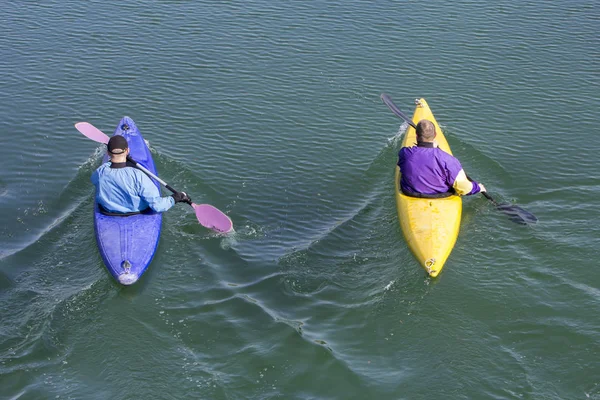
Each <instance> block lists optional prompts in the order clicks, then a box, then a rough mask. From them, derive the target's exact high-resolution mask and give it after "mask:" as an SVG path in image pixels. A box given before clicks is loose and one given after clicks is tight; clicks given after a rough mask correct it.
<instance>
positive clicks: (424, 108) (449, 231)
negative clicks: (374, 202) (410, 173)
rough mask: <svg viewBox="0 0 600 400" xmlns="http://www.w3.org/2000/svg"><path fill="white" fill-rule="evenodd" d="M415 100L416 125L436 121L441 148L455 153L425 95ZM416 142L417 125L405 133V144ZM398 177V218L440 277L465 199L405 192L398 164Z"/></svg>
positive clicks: (424, 262)
mask: <svg viewBox="0 0 600 400" xmlns="http://www.w3.org/2000/svg"><path fill="white" fill-rule="evenodd" d="M415 102H416V104H417V107H416V109H415V113H414V115H413V118H412V121H413V123H414V124H415V125H416V124H417V123H418V122H419V121H420V120H422V119H427V120H429V121H431V122H433V123H434V125H435V129H436V132H437V136H436V141H437V143H438V145H439V148H440V149H442V150H444V151H445V152H446V153H448V154H452V151H450V146H449V145H448V142H447V141H446V138H445V137H444V134H443V132H442V130H441V129H440V127H439V125H438V123H437V121H436V120H435V118H434V117H433V114H432V113H431V110H430V109H429V105H427V102H426V101H425V99H418V100H416V101H415ZM416 144H417V138H416V132H415V129H414V128H413V127H411V126H409V127H408V130H407V131H406V133H405V134H404V138H403V140H402V147H411V146H416ZM394 180H395V186H396V189H395V190H396V207H397V209H398V218H399V220H400V227H401V228H402V233H403V234H404V238H405V239H406V243H407V244H408V247H409V248H410V250H411V251H412V253H413V254H414V255H415V257H416V258H417V260H418V261H419V263H420V264H421V266H422V267H423V268H425V270H426V271H427V273H428V274H429V275H430V276H432V277H436V276H437V275H438V274H439V273H440V272H441V271H442V268H443V267H444V263H445V262H446V260H447V259H448V256H449V255H450V252H451V251H452V248H453V247H454V244H455V243H456V238H457V237H458V231H459V228H460V218H461V214H462V200H461V198H460V196H450V197H444V198H435V199H426V198H416V197H408V196H405V195H404V194H402V192H401V191H400V168H399V167H398V166H397V165H396V174H395V178H394Z"/></svg>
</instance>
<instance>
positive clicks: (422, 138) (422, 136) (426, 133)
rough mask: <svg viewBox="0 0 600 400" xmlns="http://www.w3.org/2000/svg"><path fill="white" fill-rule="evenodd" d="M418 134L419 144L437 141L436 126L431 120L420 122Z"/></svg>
mask: <svg viewBox="0 0 600 400" xmlns="http://www.w3.org/2000/svg"><path fill="white" fill-rule="evenodd" d="M416 132H417V142H433V139H435V125H433V122H431V121H429V120H426V119H422V120H420V121H419V123H418V124H417V129H416Z"/></svg>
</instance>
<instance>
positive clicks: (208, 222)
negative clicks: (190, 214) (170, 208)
mask: <svg viewBox="0 0 600 400" xmlns="http://www.w3.org/2000/svg"><path fill="white" fill-rule="evenodd" d="M192 207H194V211H195V212H196V218H198V222H200V224H201V225H202V226H204V227H206V228H208V229H212V230H214V231H216V232H219V233H228V232H231V231H232V230H233V223H232V222H231V219H230V218H229V217H228V216H227V215H225V214H224V213H223V212H222V211H220V210H219V209H218V208H216V207H213V206H211V205H210V204H194V203H192Z"/></svg>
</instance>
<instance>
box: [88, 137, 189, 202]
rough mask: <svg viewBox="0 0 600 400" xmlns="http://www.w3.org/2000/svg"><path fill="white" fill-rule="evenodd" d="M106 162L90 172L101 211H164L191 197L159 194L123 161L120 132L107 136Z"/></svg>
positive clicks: (124, 143)
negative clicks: (162, 195) (108, 158)
mask: <svg viewBox="0 0 600 400" xmlns="http://www.w3.org/2000/svg"><path fill="white" fill-rule="evenodd" d="M107 151H108V156H109V157H110V161H109V162H107V163H105V164H102V165H101V166H100V167H98V169H97V170H96V171H94V173H93V174H92V177H91V180H92V183H93V184H94V186H96V201H97V202H98V204H99V205H100V206H102V208H104V210H103V211H107V212H109V213H120V214H125V213H135V212H140V211H144V210H147V209H148V208H151V209H152V210H154V211H156V212H164V211H167V210H168V209H170V208H171V207H173V205H174V204H175V203H181V202H185V203H190V204H191V202H192V199H190V197H189V196H188V195H187V194H185V192H177V193H174V194H173V195H172V196H165V197H161V195H160V191H159V189H158V188H157V187H156V185H155V184H154V182H153V181H152V179H150V178H149V177H148V176H147V175H146V174H145V173H143V172H142V171H140V170H139V169H137V168H135V167H132V166H129V165H128V164H127V155H128V154H129V145H128V144H127V140H126V139H125V138H124V137H123V136H121V135H115V136H113V137H111V138H110V140H109V141H108V145H107Z"/></svg>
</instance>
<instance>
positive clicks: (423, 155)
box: [398, 119, 485, 197]
mask: <svg viewBox="0 0 600 400" xmlns="http://www.w3.org/2000/svg"><path fill="white" fill-rule="evenodd" d="M416 134H417V145H416V146H413V147H403V148H402V149H400V152H399V153H398V166H399V167H400V173H401V174H402V175H401V178H400V187H401V189H402V192H403V193H404V194H406V195H407V196H413V197H446V196H449V195H452V194H457V195H459V196H464V195H472V194H475V193H479V192H485V187H484V186H483V185H482V184H481V183H478V182H475V181H470V180H469V179H468V178H467V175H466V174H465V171H464V170H463V168H462V166H461V165H460V162H459V161H458V159H457V158H456V157H453V156H452V155H450V154H448V153H446V152H445V151H443V150H442V149H439V148H438V147H437V144H436V143H435V135H436V133H435V125H434V124H433V122H431V121H428V120H426V119H423V120H421V121H419V123H418V124H417V129H416Z"/></svg>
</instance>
